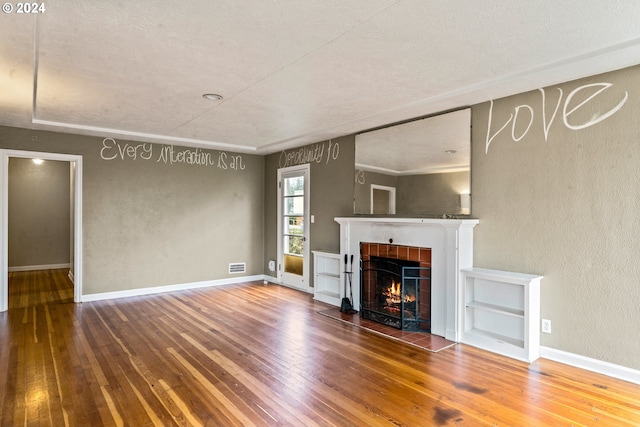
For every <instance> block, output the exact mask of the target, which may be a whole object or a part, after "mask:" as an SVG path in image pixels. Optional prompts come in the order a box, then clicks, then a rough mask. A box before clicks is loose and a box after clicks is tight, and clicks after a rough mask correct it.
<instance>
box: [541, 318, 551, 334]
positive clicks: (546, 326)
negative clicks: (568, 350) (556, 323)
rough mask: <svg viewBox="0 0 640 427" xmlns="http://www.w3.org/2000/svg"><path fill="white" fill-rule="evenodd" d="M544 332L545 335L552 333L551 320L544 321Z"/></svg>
mask: <svg viewBox="0 0 640 427" xmlns="http://www.w3.org/2000/svg"><path fill="white" fill-rule="evenodd" d="M542 332H544V333H545V334H550V333H551V320H548V319H542Z"/></svg>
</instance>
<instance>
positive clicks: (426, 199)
mask: <svg viewBox="0 0 640 427" xmlns="http://www.w3.org/2000/svg"><path fill="white" fill-rule="evenodd" d="M463 192H464V193H468V192H469V172H450V173H432V174H425V175H407V176H399V177H398V189H397V193H396V196H397V210H396V212H397V214H398V215H406V216H412V215H419V214H425V213H426V214H459V213H461V208H460V193H463Z"/></svg>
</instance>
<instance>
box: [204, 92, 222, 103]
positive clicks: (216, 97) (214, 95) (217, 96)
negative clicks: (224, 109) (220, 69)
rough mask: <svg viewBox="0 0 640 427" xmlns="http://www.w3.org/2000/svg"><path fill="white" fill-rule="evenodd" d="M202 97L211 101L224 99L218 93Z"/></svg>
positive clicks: (206, 94)
mask: <svg viewBox="0 0 640 427" xmlns="http://www.w3.org/2000/svg"><path fill="white" fill-rule="evenodd" d="M202 97H203V98H204V99H208V100H209V101H222V100H223V99H224V98H223V97H222V95H218V94H217V93H205V94H204V95H202Z"/></svg>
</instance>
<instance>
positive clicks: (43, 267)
mask: <svg viewBox="0 0 640 427" xmlns="http://www.w3.org/2000/svg"><path fill="white" fill-rule="evenodd" d="M70 266H71V264H69V263H66V264H43V265H21V266H18V267H9V268H8V270H9V272H10V273H11V272H12V271H36V270H57V269H59V268H69V267H70Z"/></svg>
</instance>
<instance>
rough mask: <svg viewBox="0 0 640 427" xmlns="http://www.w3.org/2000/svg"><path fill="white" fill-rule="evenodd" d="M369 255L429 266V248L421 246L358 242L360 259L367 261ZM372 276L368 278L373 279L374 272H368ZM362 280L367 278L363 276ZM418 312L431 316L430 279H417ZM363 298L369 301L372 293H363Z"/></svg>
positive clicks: (423, 316) (424, 316)
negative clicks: (418, 294)
mask: <svg viewBox="0 0 640 427" xmlns="http://www.w3.org/2000/svg"><path fill="white" fill-rule="evenodd" d="M370 257H381V258H388V259H394V260H402V261H415V262H417V263H419V264H420V267H431V248H422V247H419V246H403V245H396V244H393V243H370V242H362V243H360V259H361V260H362V261H369V260H370ZM368 274H370V275H371V276H372V277H370V278H369V279H370V280H373V281H375V272H373V271H370V272H368ZM363 280H365V281H366V280H367V278H366V277H363ZM419 283H420V285H419V293H420V298H419V304H420V305H419V310H418V311H419V313H422V318H425V319H430V318H431V281H430V280H420V281H419ZM370 291H371V292H372V293H373V287H370ZM363 298H364V300H365V301H366V300H367V298H368V300H369V301H372V300H373V295H363Z"/></svg>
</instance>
